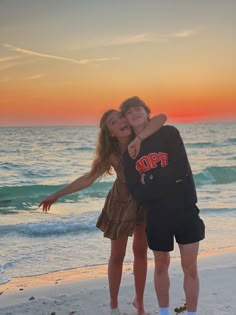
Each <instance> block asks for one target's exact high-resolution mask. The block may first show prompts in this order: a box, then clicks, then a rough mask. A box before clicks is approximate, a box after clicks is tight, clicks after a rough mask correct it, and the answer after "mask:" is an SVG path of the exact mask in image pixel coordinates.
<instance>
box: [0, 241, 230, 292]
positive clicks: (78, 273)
mask: <svg viewBox="0 0 236 315" xmlns="http://www.w3.org/2000/svg"><path fill="white" fill-rule="evenodd" d="M232 252H235V253H236V246H235V247H225V248H219V249H213V250H208V251H204V252H201V253H199V256H198V257H199V260H200V259H202V258H206V257H211V256H215V255H221V254H226V253H232ZM178 261H180V257H171V262H178ZM107 266H108V265H107V264H103V265H94V266H86V267H79V268H71V269H65V270H59V271H52V272H48V273H44V274H40V275H32V276H22V277H16V278H12V279H11V280H10V281H8V282H6V283H3V284H0V295H3V293H4V292H5V291H8V292H12V291H16V290H23V289H24V288H38V287H44V286H51V285H54V284H59V283H62V282H63V283H68V282H77V281H86V280H91V279H98V278H105V277H107ZM148 268H154V261H153V260H152V259H151V260H148ZM129 271H132V263H124V265H123V274H125V273H127V272H129Z"/></svg>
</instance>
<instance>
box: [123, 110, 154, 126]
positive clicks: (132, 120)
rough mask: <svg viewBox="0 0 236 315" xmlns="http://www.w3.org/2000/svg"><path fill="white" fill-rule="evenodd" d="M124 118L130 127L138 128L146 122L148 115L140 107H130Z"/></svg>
mask: <svg viewBox="0 0 236 315" xmlns="http://www.w3.org/2000/svg"><path fill="white" fill-rule="evenodd" d="M125 117H126V119H127V120H128V123H129V124H130V126H131V127H133V128H135V127H139V126H142V125H144V124H146V123H147V122H148V115H147V112H146V111H145V109H144V108H143V107H142V106H134V107H130V108H129V109H128V110H127V112H126V113H125Z"/></svg>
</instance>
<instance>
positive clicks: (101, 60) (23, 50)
mask: <svg viewBox="0 0 236 315" xmlns="http://www.w3.org/2000/svg"><path fill="white" fill-rule="evenodd" d="M4 46H5V47H6V48H9V49H10V50H12V51H17V52H19V53H22V54H26V55H30V56H35V57H40V58H50V59H56V60H62V61H68V62H72V63H75V64H79V65H85V64H88V63H90V62H104V61H114V60H119V59H120V58H118V57H105V58H93V59H81V60H77V59H71V58H66V57H61V56H55V55H49V54H45V53H40V52H36V51H33V50H28V49H23V48H20V47H15V46H12V45H9V44H4Z"/></svg>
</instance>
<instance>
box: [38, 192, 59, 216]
mask: <svg viewBox="0 0 236 315" xmlns="http://www.w3.org/2000/svg"><path fill="white" fill-rule="evenodd" d="M57 200H58V198H56V197H55V196H53V195H51V196H48V197H47V198H45V199H44V200H43V201H41V202H40V204H39V207H41V206H43V212H48V211H49V210H50V208H51V205H52V204H54V203H55V202H56V201H57Z"/></svg>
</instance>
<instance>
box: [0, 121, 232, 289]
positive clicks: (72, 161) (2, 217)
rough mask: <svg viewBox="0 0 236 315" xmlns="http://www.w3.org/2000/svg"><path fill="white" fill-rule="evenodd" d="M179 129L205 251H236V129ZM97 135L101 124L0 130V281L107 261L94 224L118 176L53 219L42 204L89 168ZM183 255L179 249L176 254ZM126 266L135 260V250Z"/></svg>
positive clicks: (78, 196)
mask: <svg viewBox="0 0 236 315" xmlns="http://www.w3.org/2000/svg"><path fill="white" fill-rule="evenodd" d="M176 127H177V128H178V129H179V130H180V131H181V135H182V137H183V139H184V142H185V145H186V149H187V152H188V156H189V160H190V163H191V165H192V170H193V173H194V179H195V183H196V187H197V192H198V200H199V202H198V206H199V208H200V209H201V216H202V217H203V219H204V221H205V223H206V232H207V238H206V240H204V241H203V242H202V243H201V251H208V250H211V249H218V248H226V247H232V246H235V243H236V207H235V204H236V194H235V188H236V185H235V184H236V124H235V123H229V122H228V123H201V124H185V125H176ZM96 138H97V128H96V127H95V126H76V127H32V128H31V127H9V128H8V127H4V128H0V143H1V150H0V247H1V251H0V283H3V282H6V281H8V280H9V279H10V278H12V277H18V276H27V275H36V274H43V273H47V272H50V271H55V270H64V269H68V268H77V267H82V266H89V265H97V264H105V263H107V259H108V256H109V246H110V242H109V240H107V239H104V238H103V236H102V233H101V232H100V231H99V230H98V229H96V226H95V225H96V220H97V217H98V215H99V213H100V211H101V209H102V207H103V203H104V198H105V197H106V195H107V192H108V191H109V189H110V188H111V185H112V182H113V181H114V178H115V177H114V176H107V177H105V178H103V179H102V180H101V181H98V182H96V183H94V184H93V185H92V186H91V187H89V188H87V189H85V190H83V191H81V192H78V193H75V194H72V195H70V196H66V197H64V198H62V199H61V200H60V201H58V202H57V203H56V204H55V205H54V206H53V207H52V209H51V211H50V212H49V213H48V214H44V213H42V211H41V209H38V206H37V205H38V203H39V202H40V201H41V200H42V199H43V198H45V197H46V196H47V195H48V194H50V193H52V192H53V191H55V190H57V189H59V188H61V187H63V186H64V185H66V184H68V183H69V182H70V181H72V180H74V179H75V178H76V177H78V176H80V175H82V174H84V173H85V172H86V171H88V170H89V168H90V165H91V161H92V158H93V154H94V148H95V142H96ZM178 255H179V253H178V250H175V251H174V252H173V253H172V256H178ZM149 258H150V259H151V258H152V253H151V252H149ZM126 261H127V262H130V261H132V252H131V246H130V245H129V248H128V251H127V255H126Z"/></svg>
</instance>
